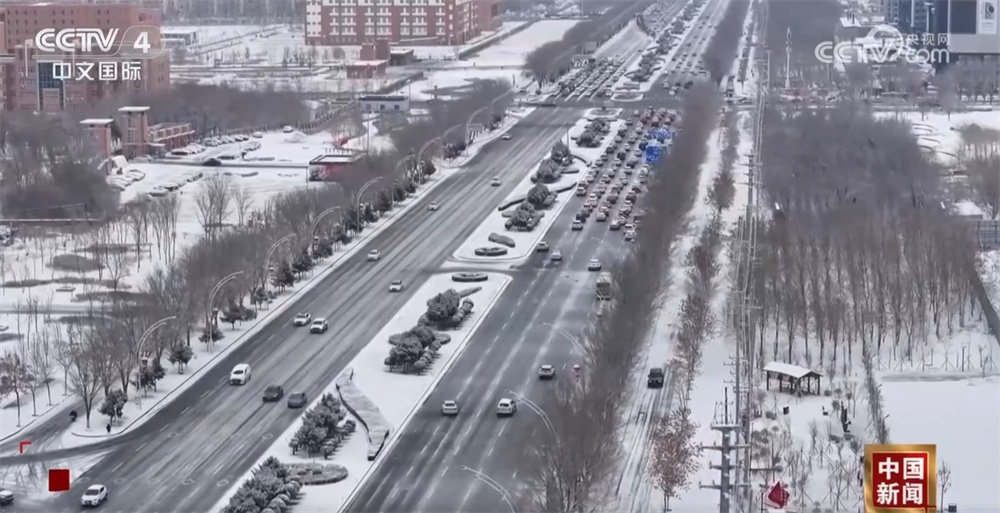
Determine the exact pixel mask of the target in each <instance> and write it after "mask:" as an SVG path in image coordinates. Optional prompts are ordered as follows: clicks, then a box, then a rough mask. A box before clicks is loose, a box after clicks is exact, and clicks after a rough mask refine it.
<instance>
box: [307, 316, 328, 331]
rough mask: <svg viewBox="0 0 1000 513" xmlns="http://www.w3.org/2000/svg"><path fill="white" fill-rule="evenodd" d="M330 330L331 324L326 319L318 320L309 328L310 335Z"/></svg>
mask: <svg viewBox="0 0 1000 513" xmlns="http://www.w3.org/2000/svg"><path fill="white" fill-rule="evenodd" d="M328 329H330V324H329V323H327V322H326V319H316V320H315V321H313V323H312V325H311V326H309V333H326V330H328Z"/></svg>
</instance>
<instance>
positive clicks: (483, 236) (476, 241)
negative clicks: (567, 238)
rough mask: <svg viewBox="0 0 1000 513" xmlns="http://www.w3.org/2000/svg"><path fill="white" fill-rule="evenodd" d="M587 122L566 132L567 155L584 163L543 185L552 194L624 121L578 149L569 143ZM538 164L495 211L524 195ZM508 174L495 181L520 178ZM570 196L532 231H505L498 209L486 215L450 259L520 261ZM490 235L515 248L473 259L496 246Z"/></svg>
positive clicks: (579, 172)
mask: <svg viewBox="0 0 1000 513" xmlns="http://www.w3.org/2000/svg"><path fill="white" fill-rule="evenodd" d="M587 123H588V121H587V119H586V118H582V119H580V120H579V121H577V122H576V124H575V125H573V127H572V128H570V129H569V131H568V132H567V136H568V138H569V139H570V140H571V144H570V149H571V152H572V153H573V154H574V155H576V156H579V157H582V158H583V159H584V160H585V161H586V163H581V162H579V161H574V162H573V164H571V165H570V166H569V167H568V169H569V170H570V172H569V173H564V174H563V175H562V176H561V177H560V179H559V180H558V181H557V182H556V183H552V184H546V185H547V186H548V188H549V190H551V191H553V192H555V191H557V190H559V189H562V188H564V187H569V186H571V185H573V184H575V183H576V182H578V181H579V180H580V179H581V178H582V177H583V175H584V174H585V173H586V172H587V165H588V164H589V163H590V162H593V161H594V159H596V158H597V157H598V156H600V155H601V153H602V152H603V151H604V149H605V148H606V147H607V146H608V145H609V144H611V142H612V141H613V140H614V134H615V132H617V130H618V129H619V128H620V127H621V126H622V125H624V123H625V122H624V121H615V122H612V123H611V124H610V132H609V134H608V136H606V137H605V138H604V141H602V143H601V145H600V146H599V147H597V148H581V147H579V146H577V145H576V143H575V142H573V141H572V140H573V139H575V138H576V137H577V136H579V135H580V134H581V133H583V129H584V127H585V126H586V125H587ZM563 142H564V143H565V142H566V141H565V140H563ZM539 165H541V163H539V164H538V165H535V166H533V167H532V168H531V169H530V172H529V173H528V174H527V175H523V176H524V177H523V178H522V179H521V181H520V182H519V183H518V185H517V187H515V188H514V190H513V191H511V193H510V194H509V195H508V196H507V197H506V198H505V199H504V200H503V201H502V202H500V204H499V205H497V207H498V208H499V207H500V205H503V204H506V203H509V202H511V201H515V200H517V199H521V198H524V197H525V196H527V194H528V191H529V190H531V188H532V187H534V186H535V184H534V183H533V182H532V181H531V177H533V176H534V175H535V172H536V171H537V170H538V166H539ZM509 171H510V172H509V175H514V176H505V175H499V176H498V178H500V179H501V180H511V179H515V180H516V179H517V178H518V177H519V176H522V175H520V172H521V171H520V170H509ZM572 194H573V191H572V190H569V191H566V192H563V193H560V194H559V195H558V199H557V200H556V202H555V204H553V205H552V207H550V208H549V209H548V210H546V211H545V216H544V217H542V220H541V222H539V223H538V226H536V227H535V229H534V230H532V231H530V232H518V231H508V230H507V229H506V228H505V227H504V223H506V221H507V218H505V217H503V215H502V213H501V212H500V211H499V210H498V211H495V212H491V213H490V215H489V216H488V217H487V218H486V219H485V220H483V222H482V223H481V224H480V225H479V226H478V227H477V228H476V230H475V231H474V232H473V233H472V235H471V236H470V237H469V238H468V239H465V241H464V242H463V243H462V245H461V246H459V247H458V249H457V250H455V253H453V254H452V257H453V258H454V259H455V260H459V261H465V262H504V263H510V262H511V261H515V260H520V259H522V258H525V257H527V256H528V255H530V254H531V252H532V251H534V249H535V245H537V244H538V241H540V240H542V238H543V237H544V236H545V233H546V232H548V230H549V227H551V226H552V223H553V222H555V220H556V218H558V217H559V214H560V213H561V212H562V210H563V208H564V207H565V206H566V205H567V204H568V203H569V198H570V197H572ZM514 208H515V207H510V208H509V209H508V210H513V209H514ZM491 233H497V234H500V235H505V236H507V237H510V238H511V239H513V240H514V243H515V247H513V248H507V254H506V255H503V256H499V257H485V256H477V255H476V248H482V247H487V246H497V245H498V244H495V243H492V242H490V241H489V236H490V234H491Z"/></svg>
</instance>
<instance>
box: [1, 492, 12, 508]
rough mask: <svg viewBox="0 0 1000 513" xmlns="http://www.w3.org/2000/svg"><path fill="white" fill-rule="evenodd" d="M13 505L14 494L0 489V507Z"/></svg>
mask: <svg viewBox="0 0 1000 513" xmlns="http://www.w3.org/2000/svg"><path fill="white" fill-rule="evenodd" d="M13 503H14V492H12V491H10V490H3V489H0V505H2V506H6V505H8V504H13Z"/></svg>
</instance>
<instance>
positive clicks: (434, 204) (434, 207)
mask: <svg viewBox="0 0 1000 513" xmlns="http://www.w3.org/2000/svg"><path fill="white" fill-rule="evenodd" d="M439 208H441V204H440V203H438V202H436V201H432V202H431V204H430V205H427V210H431V211H436V210H437V209H439Z"/></svg>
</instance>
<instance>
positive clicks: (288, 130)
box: [282, 125, 295, 134]
mask: <svg viewBox="0 0 1000 513" xmlns="http://www.w3.org/2000/svg"><path fill="white" fill-rule="evenodd" d="M282 131H283V132H285V133H286V134H290V133H292V132H294V131H295V129H294V128H292V127H291V125H285V128H283V129H282Z"/></svg>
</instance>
